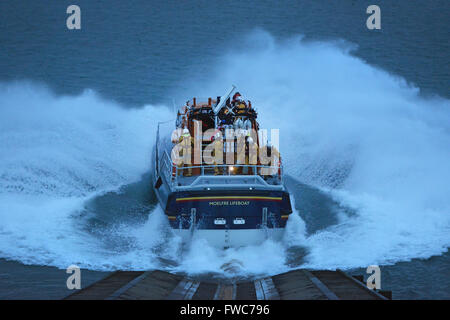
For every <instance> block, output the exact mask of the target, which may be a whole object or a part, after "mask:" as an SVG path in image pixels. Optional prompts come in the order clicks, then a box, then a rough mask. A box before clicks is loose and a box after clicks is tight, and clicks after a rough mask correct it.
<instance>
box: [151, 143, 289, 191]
mask: <svg viewBox="0 0 450 320" xmlns="http://www.w3.org/2000/svg"><path fill="white" fill-rule="evenodd" d="M159 170H160V175H161V176H164V178H165V180H166V181H167V182H168V183H169V184H174V185H177V184H178V178H179V177H183V178H184V177H188V176H192V177H198V176H214V175H217V176H246V177H252V176H259V177H261V178H263V179H264V180H265V181H266V182H267V183H268V184H274V185H278V184H281V183H282V176H283V175H282V171H283V167H282V166H268V165H254V164H217V165H212V164H202V165H192V166H185V165H183V166H177V165H175V164H173V162H172V160H171V158H170V156H169V154H168V153H167V152H166V151H164V153H163V155H162V157H161V160H160V162H159ZM194 170H195V171H194ZM189 171H191V175H189Z"/></svg>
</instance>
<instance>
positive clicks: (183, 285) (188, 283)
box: [166, 278, 200, 300]
mask: <svg viewBox="0 0 450 320" xmlns="http://www.w3.org/2000/svg"><path fill="white" fill-rule="evenodd" d="M199 285H200V282H198V281H194V280H189V279H188V278H183V279H182V280H181V281H180V282H179V283H178V284H177V286H176V287H175V289H173V291H172V292H171V293H170V294H169V295H168V296H167V298H166V299H168V300H191V299H192V297H193V296H194V294H195V292H196V291H197V289H198V287H199Z"/></svg>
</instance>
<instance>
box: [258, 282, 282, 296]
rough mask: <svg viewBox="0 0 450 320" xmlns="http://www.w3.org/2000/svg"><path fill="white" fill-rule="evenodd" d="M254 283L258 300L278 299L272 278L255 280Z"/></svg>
mask: <svg viewBox="0 0 450 320" xmlns="http://www.w3.org/2000/svg"><path fill="white" fill-rule="evenodd" d="M254 284H255V291H256V298H257V299H258V300H280V295H279V294H278V291H277V289H276V288H275V285H274V283H273V281H272V278H264V279H259V280H255V281H254Z"/></svg>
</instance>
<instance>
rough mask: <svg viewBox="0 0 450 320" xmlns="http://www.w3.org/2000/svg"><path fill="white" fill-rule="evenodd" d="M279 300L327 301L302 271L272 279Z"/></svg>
mask: <svg viewBox="0 0 450 320" xmlns="http://www.w3.org/2000/svg"><path fill="white" fill-rule="evenodd" d="M272 281H273V283H274V285H275V287H276V289H277V291H278V293H279V295H280V299H281V300H327V297H326V296H325V295H324V294H323V293H322V292H321V291H320V290H319V289H318V288H317V287H316V286H315V285H314V283H312V282H311V280H310V279H309V278H308V277H307V276H306V275H305V274H304V273H303V272H302V270H293V271H289V272H286V273H283V274H279V275H276V276H273V277H272Z"/></svg>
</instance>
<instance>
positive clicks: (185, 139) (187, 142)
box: [178, 128, 194, 177]
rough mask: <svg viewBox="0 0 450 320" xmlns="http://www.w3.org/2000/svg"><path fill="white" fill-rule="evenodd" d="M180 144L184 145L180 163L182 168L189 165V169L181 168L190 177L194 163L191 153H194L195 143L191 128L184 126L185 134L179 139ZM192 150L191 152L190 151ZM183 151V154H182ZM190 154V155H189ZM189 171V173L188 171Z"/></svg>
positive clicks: (181, 150)
mask: <svg viewBox="0 0 450 320" xmlns="http://www.w3.org/2000/svg"><path fill="white" fill-rule="evenodd" d="M179 143H180V146H181V147H182V148H181V149H180V159H181V161H180V164H179V165H178V166H179V167H180V168H181V167H188V168H187V169H184V170H181V172H183V171H184V172H183V173H184V176H186V177H190V176H192V164H191V162H192V161H190V160H191V154H192V147H193V144H194V139H193V138H192V137H191V135H190V133H189V130H188V129H186V128H184V129H183V134H182V135H181V137H180V140H179ZM188 150H189V151H190V152H189V151H188ZM181 152H182V154H181ZM186 154H187V155H189V157H188V156H187V155H186ZM186 171H187V173H186Z"/></svg>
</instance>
